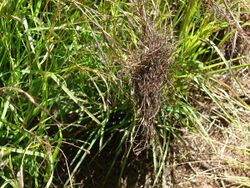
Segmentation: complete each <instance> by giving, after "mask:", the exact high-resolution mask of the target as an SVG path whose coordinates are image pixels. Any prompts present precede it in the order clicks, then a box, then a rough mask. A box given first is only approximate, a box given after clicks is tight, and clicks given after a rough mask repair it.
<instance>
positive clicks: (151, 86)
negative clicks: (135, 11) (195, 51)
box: [130, 29, 172, 149]
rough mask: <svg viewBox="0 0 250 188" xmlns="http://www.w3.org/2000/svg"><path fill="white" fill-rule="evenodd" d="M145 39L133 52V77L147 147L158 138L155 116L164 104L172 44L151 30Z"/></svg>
mask: <svg viewBox="0 0 250 188" xmlns="http://www.w3.org/2000/svg"><path fill="white" fill-rule="evenodd" d="M143 38H144V39H143V42H142V44H141V45H140V47H139V50H137V51H136V52H134V53H133V54H131V55H130V79H131V83H132V85H133V88H134V91H135V97H136V101H137V104H138V110H139V111H140V113H141V120H140V133H139V134H140V137H141V136H142V139H141V140H142V141H143V146H142V147H143V149H145V148H148V146H149V145H150V144H152V141H153V140H154V138H155V128H154V119H155V117H156V115H157V113H158V111H159V108H160V105H161V91H162V88H163V87H164V86H165V83H166V78H167V77H166V76H167V74H168V70H169V65H170V63H171V60H170V59H171V58H170V57H171V48H172V44H170V42H169V40H168V38H166V37H163V36H161V35H160V34H157V33H156V32H152V29H150V30H148V31H147V32H145V35H144V36H143ZM140 144H142V143H141V142H140ZM141 149H142V148H141Z"/></svg>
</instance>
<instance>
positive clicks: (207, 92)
mask: <svg viewBox="0 0 250 188" xmlns="http://www.w3.org/2000/svg"><path fill="white" fill-rule="evenodd" d="M206 2H207V1H206ZM209 2H210V1H208V2H207V3H204V2H203V1H195V0H190V1H180V2H178V3H177V2H173V1H169V2H166V1H164V0H157V1H145V2H143V1H138V2H137V1H130V2H126V1H109V0H108V1H101V2H99V1H84V2H82V1H73V0H72V1H59V0H47V1H30V2H26V1H25V0H17V1H3V2H1V3H0V53H1V57H0V70H1V72H0V159H1V160H0V167H1V168H0V185H1V187H9V186H11V187H17V186H19V187H24V185H25V187H26V186H27V187H57V186H61V185H64V186H65V187H67V186H69V187H74V186H91V185H89V182H92V181H95V182H94V184H95V185H98V186H102V185H104V184H107V185H109V184H110V186H111V185H112V186H118V185H119V186H120V185H121V183H122V182H123V183H125V184H126V183H128V182H126V181H127V180H126V178H127V176H129V172H128V169H129V165H130V163H131V164H133V161H134V160H135V159H137V157H138V159H139V160H142V161H143V160H144V159H147V160H148V159H149V161H150V162H145V163H147V164H150V165H151V164H152V168H150V169H151V170H152V172H148V174H147V175H151V176H152V177H150V178H151V179H152V181H151V183H150V184H151V185H150V186H155V187H160V185H162V186H164V183H165V184H167V182H166V181H169V179H168V177H166V174H169V172H168V168H167V165H168V156H169V152H171V149H170V145H171V141H172V140H173V139H180V140H182V138H181V135H179V129H180V127H187V128H188V129H189V130H190V132H197V133H198V135H200V137H201V138H202V139H204V140H205V141H206V143H208V144H209V145H210V146H211V147H212V148H213V149H214V150H216V147H217V146H216V144H217V141H216V140H215V139H214V138H213V137H211V135H210V132H209V131H210V129H208V127H209V126H207V125H211V126H212V125H214V124H213V123H214V121H215V119H216V121H217V119H223V122H224V121H225V122H227V124H228V126H232V127H233V128H231V129H227V130H225V131H227V132H225V134H226V133H228V134H234V135H235V136H236V137H237V135H239V136H240V134H242V133H243V132H244V131H246V127H247V125H248V123H249V121H248V120H247V118H246V117H244V116H247V115H249V111H250V107H249V103H248V102H247V100H245V99H243V98H242V96H245V97H249V93H248V92H249V88H248V87H247V85H248V83H244V81H242V79H241V78H243V77H244V74H246V75H247V74H248V73H245V72H246V70H248V69H249V53H248V52H247V50H245V49H244V45H247V44H248V43H249V41H248V38H247V32H245V30H247V27H249V20H248V21H245V22H243V21H241V20H240V16H242V15H243V16H244V14H247V13H248V12H249V7H248V6H245V4H247V3H246V2H244V1H241V3H239V4H238V5H236V4H235V3H234V2H230V3H226V4H225V2H226V1H225V2H224V1H223V2H224V3H223V2H220V1H218V2H214V1H211V2H210V3H209ZM218 8H221V9H222V10H223V11H224V12H225V13H226V14H227V15H224V17H223V12H218ZM241 11H242V12H241ZM237 16H238V17H237ZM243 16H242V17H243ZM243 18H244V19H245V17H243ZM238 19H239V20H238ZM233 21H234V23H235V25H234V24H232V22H233ZM244 29H245V30H244ZM151 32H152V33H153V32H156V33H157V34H158V35H159V36H164V37H165V38H166V45H168V46H167V47H166V48H165V49H168V50H169V52H168V53H169V54H170V55H169V57H168V58H169V66H168V70H166V71H165V73H166V74H167V75H165V76H166V80H165V81H164V85H163V88H162V89H161V103H160V106H159V110H158V113H157V115H156V116H155V117H154V126H153V129H154V130H155V133H156V134H155V137H154V138H153V139H151V141H150V143H151V145H150V148H149V150H148V151H146V152H144V149H143V148H140V147H139V148H137V146H140V144H141V143H144V141H145V140H143V139H144V138H143V137H142V135H140V129H141V127H140V126H139V125H142V124H141V123H140V122H141V121H142V119H143V114H142V113H141V109H140V107H141V106H140V103H139V102H138V98H137V94H136V93H135V92H136V89H135V88H134V85H133V77H131V76H132V75H133V74H131V70H132V68H134V67H136V66H140V65H139V64H133V62H134V61H135V59H133V58H135V57H137V56H139V55H141V54H146V52H147V50H148V49H149V47H148V46H146V43H145V38H147V37H148V38H150V37H154V36H157V35H150V36H146V34H147V33H151ZM148 40H149V39H148ZM150 40H152V38H150ZM232 41H233V42H232ZM161 42H162V41H161ZM165 57H166V56H165ZM140 58H141V57H139V59H140ZM153 58H154V57H153ZM132 66H134V67H132ZM248 71H249V70H248ZM242 75H243V76H242ZM245 80H246V79H245ZM233 86H234V87H233ZM235 88H237V90H236V89H235ZM145 101H146V100H145ZM207 108H213V110H214V112H213V113H211V114H210V115H211V117H213V118H214V119H213V118H211V117H210V115H209V117H207V116H206V115H205V114H204V113H206V112H207ZM214 113H215V114H214ZM214 116H215V117H214ZM218 117H220V118H218ZM218 121H219V120H218ZM219 125H220V126H222V124H220V123H219ZM235 130H237V131H235ZM138 134H139V135H138ZM247 134H248V132H247V133H246V134H245V136H246V135H247ZM241 136H242V135H241ZM138 139H142V140H138ZM137 143H140V144H137ZM227 147H229V148H230V149H231V150H235V151H237V152H238V151H239V150H240V151H241V152H242V153H244V155H249V151H248V150H249V148H248V149H247V147H243V148H241V146H240V145H239V148H241V149H239V148H238V147H237V146H236V145H230V146H227ZM145 153H146V154H145ZM144 155H145V156H144ZM218 155H219V154H218ZM239 155H240V154H239ZM140 157H141V158H140ZM138 159H137V160H138ZM227 162H228V163H229V164H230V161H229V160H228V161H227ZM232 163H233V162H232ZM247 165H248V167H249V164H247ZM243 166H244V165H243ZM92 167H96V168H97V169H95V170H92ZM104 168H105V173H104V174H101V175H100V173H99V174H98V172H97V171H100V169H104ZM232 168H233V167H232ZM238 168H243V167H242V166H238ZM244 168H245V166H244ZM88 170H89V171H88ZM91 170H92V171H91ZM137 170H138V172H140V171H141V170H142V169H139V167H138V169H137ZM82 173H84V175H81V174H82ZM91 173H94V176H96V177H92V175H91ZM114 174H115V178H114V177H113V176H114ZM79 175H80V176H79ZM97 176H98V177H97ZM99 176H100V177H99ZM83 177H84V178H85V177H86V178H85V179H84V178H83ZM90 178H93V180H92V179H90ZM112 178H113V179H112ZM219 178H221V179H231V180H232V181H234V182H236V183H238V184H239V185H246V186H247V185H248V182H249V179H247V178H246V177H243V176H242V177H238V176H237V175H235V176H233V175H232V176H231V175H228V176H225V177H219ZM82 179H84V180H82ZM135 181H137V180H135ZM138 181H139V180H138ZM135 183H136V182H135ZM144 183H145V182H144ZM94 184H93V185H94Z"/></svg>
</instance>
